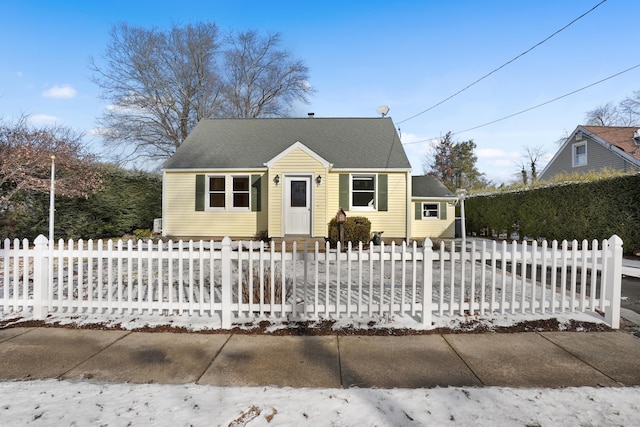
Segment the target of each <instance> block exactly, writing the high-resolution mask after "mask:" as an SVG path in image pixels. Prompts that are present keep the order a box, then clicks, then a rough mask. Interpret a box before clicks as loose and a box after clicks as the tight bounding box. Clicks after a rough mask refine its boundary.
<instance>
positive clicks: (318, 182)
mask: <svg viewBox="0 0 640 427" xmlns="http://www.w3.org/2000/svg"><path fill="white" fill-rule="evenodd" d="M316 184H317V185H320V184H322V175H318V176H316Z"/></svg>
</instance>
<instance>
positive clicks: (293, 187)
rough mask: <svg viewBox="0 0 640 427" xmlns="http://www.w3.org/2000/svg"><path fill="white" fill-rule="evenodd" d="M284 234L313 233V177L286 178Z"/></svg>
mask: <svg viewBox="0 0 640 427" xmlns="http://www.w3.org/2000/svg"><path fill="white" fill-rule="evenodd" d="M284 185H285V188H284V193H285V200H284V215H283V217H284V234H301V235H310V234H311V177H309V176H286V177H285V179H284Z"/></svg>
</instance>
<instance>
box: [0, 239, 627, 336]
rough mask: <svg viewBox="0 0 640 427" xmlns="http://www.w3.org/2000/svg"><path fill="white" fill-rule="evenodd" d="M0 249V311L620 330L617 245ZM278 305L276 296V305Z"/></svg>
mask: <svg viewBox="0 0 640 427" xmlns="http://www.w3.org/2000/svg"><path fill="white" fill-rule="evenodd" d="M34 243H35V245H34V246H33V247H32V246H30V244H29V242H28V241H27V240H23V241H20V240H18V239H16V240H14V241H13V242H11V241H10V240H5V241H4V244H3V245H2V247H0V309H1V310H2V312H3V313H14V312H29V311H31V312H32V313H33V316H34V318H36V319H42V318H44V317H46V316H47V315H48V314H49V313H58V314H63V315H69V316H70V317H71V316H74V315H78V314H93V315H103V316H105V318H107V317H108V316H109V315H110V314H113V313H121V314H132V315H133V314H136V313H137V314H140V313H148V314H159V315H171V314H182V315H184V314H189V315H197V316H201V317H202V316H208V317H210V318H211V323H212V327H221V328H224V329H228V328H230V327H231V326H232V324H234V323H240V322H244V321H247V320H251V319H255V318H256V317H258V316H270V317H274V318H286V319H290V320H297V319H319V318H323V319H337V318H344V317H349V318H363V319H370V318H372V317H375V316H411V317H413V318H415V319H416V320H417V321H419V322H421V323H422V324H423V325H424V326H425V327H427V328H428V327H430V326H431V325H432V321H433V320H434V316H440V317H445V316H449V317H452V316H453V317H456V316H465V315H475V316H480V317H482V316H485V315H489V314H491V313H494V314H495V313H502V314H504V313H512V314H519V313H522V314H529V315H535V314H554V313H567V312H576V311H592V312H597V313H599V314H601V315H604V318H605V320H606V322H607V323H608V324H609V325H610V326H612V327H613V328H618V327H619V319H620V286H621V271H622V241H621V239H620V238H619V237H617V236H612V237H611V238H610V239H608V240H603V241H602V242H598V241H597V240H594V241H593V242H591V245H590V244H589V242H587V241H586V240H585V241H583V242H582V243H581V244H579V243H578V242H577V241H573V242H571V243H569V242H566V241H563V242H562V243H561V244H560V245H558V243H557V242H556V241H553V242H552V243H551V245H548V244H547V242H546V241H544V242H542V243H541V244H538V243H537V242H533V243H527V242H523V243H520V244H518V243H516V242H512V243H506V242H502V243H501V244H497V243H496V242H488V241H476V240H471V241H469V242H467V243H466V244H464V245H463V244H461V243H455V242H449V243H448V244H447V245H446V246H445V244H444V242H443V243H441V245H440V247H439V248H436V250H433V249H432V248H431V246H432V244H431V241H430V240H428V239H427V240H425V242H424V245H422V247H418V246H417V245H416V244H415V242H414V243H413V244H412V245H409V246H407V245H405V244H403V245H395V244H391V245H384V244H382V245H380V246H374V245H370V246H369V247H368V248H366V249H364V248H363V247H362V245H360V246H358V247H356V248H353V247H352V246H351V245H349V246H348V247H347V248H345V250H340V249H338V250H335V249H333V250H332V249H330V248H329V246H328V245H327V246H326V247H319V246H318V244H317V243H316V244H315V246H314V247H311V248H306V247H305V248H302V247H299V246H298V245H297V244H296V243H295V242H294V243H293V244H291V243H290V244H287V243H285V242H282V244H281V246H280V245H275V244H274V243H273V242H272V243H271V245H270V246H265V245H263V244H262V243H261V242H232V241H231V239H229V238H228V237H227V238H224V239H223V240H222V241H219V242H214V241H199V242H193V241H189V242H183V241H178V242H172V241H169V242H164V243H163V242H151V241H149V242H142V241H139V242H134V241H127V242H123V241H118V242H116V243H114V242H112V241H108V242H107V243H106V244H105V242H103V241H102V240H98V241H92V240H89V241H87V242H84V241H82V240H78V241H77V242H74V241H71V240H70V241H68V242H64V241H62V240H60V241H59V242H58V243H57V245H55V246H54V247H53V248H50V247H49V246H48V241H47V238H46V237H44V236H39V237H38V238H37V239H36V240H35V242H34ZM283 296H284V298H283Z"/></svg>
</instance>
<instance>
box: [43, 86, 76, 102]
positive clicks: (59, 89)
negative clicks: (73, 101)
mask: <svg viewBox="0 0 640 427" xmlns="http://www.w3.org/2000/svg"><path fill="white" fill-rule="evenodd" d="M77 94H78V91H77V90H75V89H74V88H73V87H72V86H71V85H62V86H58V85H55V86H53V87H51V88H49V89H47V90H45V91H44V92H42V96H44V97H45V98H57V99H70V98H74V97H75V96H76V95H77Z"/></svg>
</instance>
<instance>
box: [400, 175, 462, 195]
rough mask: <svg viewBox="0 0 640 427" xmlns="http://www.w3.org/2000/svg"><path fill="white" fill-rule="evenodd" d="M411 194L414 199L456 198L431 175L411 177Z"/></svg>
mask: <svg viewBox="0 0 640 427" xmlns="http://www.w3.org/2000/svg"><path fill="white" fill-rule="evenodd" d="M411 192H412V197H413V198H414V199H422V198H430V199H433V198H455V197H456V196H455V195H454V194H453V193H452V192H451V190H449V189H448V188H447V187H445V185H444V184H443V183H442V181H440V180H439V179H438V178H436V177H435V176H432V175H421V176H412V177H411Z"/></svg>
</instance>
